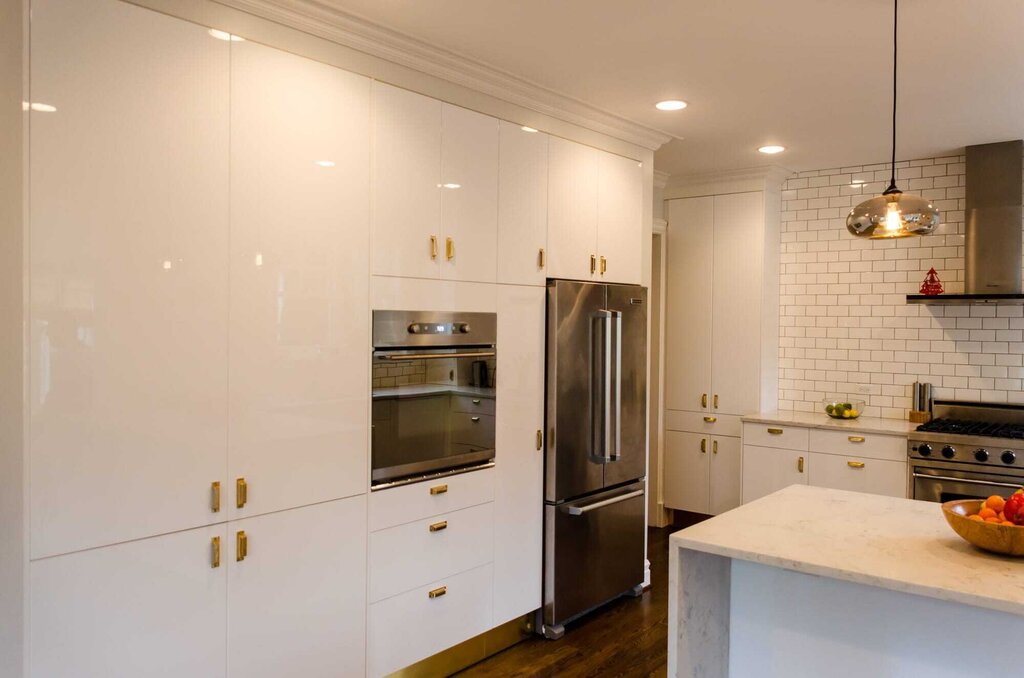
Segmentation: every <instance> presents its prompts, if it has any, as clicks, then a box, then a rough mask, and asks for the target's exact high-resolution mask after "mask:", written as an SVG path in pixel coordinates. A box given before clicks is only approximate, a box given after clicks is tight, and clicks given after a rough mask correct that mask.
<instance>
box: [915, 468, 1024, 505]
mask: <svg viewBox="0 0 1024 678" xmlns="http://www.w3.org/2000/svg"><path fill="white" fill-rule="evenodd" d="M912 461H914V464H913V466H912V475H911V479H912V482H913V490H914V494H913V496H914V499H922V500H924V501H935V502H947V501H953V500H956V499H985V498H986V497H990V496H992V495H993V494H998V495H1000V496H1002V497H1009V496H1010V495H1011V494H1013V493H1014V492H1016V491H1017V490H1018V489H1020V487H1021V483H1022V482H1024V479H1022V478H1021V476H1020V474H1013V473H1010V474H1007V473H999V472H998V471H1001V469H998V468H995V469H993V468H990V467H987V466H982V465H979V464H954V463H944V462H939V461H928V462H921V461H919V460H912Z"/></svg>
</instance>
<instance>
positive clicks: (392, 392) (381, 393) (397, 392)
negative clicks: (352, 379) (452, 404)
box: [373, 384, 494, 400]
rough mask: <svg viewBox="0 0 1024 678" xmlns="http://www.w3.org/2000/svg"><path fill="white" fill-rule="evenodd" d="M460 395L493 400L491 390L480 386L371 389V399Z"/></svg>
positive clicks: (419, 385)
mask: <svg viewBox="0 0 1024 678" xmlns="http://www.w3.org/2000/svg"><path fill="white" fill-rule="evenodd" d="M444 394H450V395H462V396H471V397H474V398H490V399H493V398H494V389H493V388H484V387H482V386H452V385H450V384H408V385H405V386H387V387H384V388H375V389H373V398H374V400H377V399H381V400H383V399H387V398H415V397H418V396H426V395H444Z"/></svg>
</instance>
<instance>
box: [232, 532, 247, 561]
mask: <svg viewBox="0 0 1024 678" xmlns="http://www.w3.org/2000/svg"><path fill="white" fill-rule="evenodd" d="M247 555H249V537H248V536H246V534H245V530H239V531H238V533H237V534H235V560H236V561H237V562H239V563H240V562H242V561H243V560H245V557H246V556H247Z"/></svg>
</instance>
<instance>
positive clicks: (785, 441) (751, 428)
mask: <svg viewBox="0 0 1024 678" xmlns="http://www.w3.org/2000/svg"><path fill="white" fill-rule="evenodd" d="M807 433H808V431H807V429H805V428H800V427H799V426H790V425H789V424H755V423H753V422H747V423H744V424H743V444H744V445H757V446H759V447H781V448H783V449H786V450H806V449H808V448H807V441H808V435H807Z"/></svg>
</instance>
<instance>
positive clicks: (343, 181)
mask: <svg viewBox="0 0 1024 678" xmlns="http://www.w3.org/2000/svg"><path fill="white" fill-rule="evenodd" d="M231 50H232V51H231V271H230V274H231V278H230V279H231V298H232V303H231V309H230V341H229V356H230V360H229V370H228V377H229V378H228V382H229V384H230V387H229V394H230V401H229V409H228V413H229V436H228V460H229V463H228V469H229V473H228V476H227V481H228V485H229V488H226V489H227V490H228V491H227V492H226V493H225V498H226V499H227V500H229V501H227V502H226V503H227V506H228V507H229V515H231V516H232V517H241V516H251V515H256V514H260V513H267V512H270V511H278V510H281V509H286V508H292V507H296V506H301V505H304V504H313V503H317V502H323V501H327V500H330V499H337V498H340V497H346V496H350V495H354V494H358V493H361V492H364V491H365V488H366V456H367V446H368V441H367V430H366V429H367V417H368V416H369V413H368V408H369V403H368V400H369V397H368V391H367V383H368V381H369V375H368V374H367V371H368V369H369V367H368V363H367V360H366V356H365V355H364V354H363V353H362V352H360V351H354V350H352V348H353V347H355V346H368V345H369V342H370V337H369V264H368V261H369V254H370V242H369V222H370V218H369V210H370V205H369V193H370V189H369V184H370V176H369V174H370V142H369V137H370V80H368V79H367V78H364V77H361V76H358V75H353V74H351V73H349V72H347V71H342V70H340V69H337V68H334V67H331V66H328V65H325V64H322V63H319V62H316V61H311V60H309V59H304V58H302V57H298V56H295V55H292V54H289V53H286V52H282V51H279V50H275V49H272V48H270V47H266V46H263V45H259V44H256V43H253V42H248V41H247V42H232V43H231ZM431 193H432V194H435V193H436V189H431ZM395 204H396V205H401V201H400V200H398V201H396V203H395ZM421 244H422V243H421ZM421 249H422V250H424V251H426V248H425V247H423V248H421ZM422 253H423V252H421V254H422ZM240 491H241V493H242V496H241V497H239V496H238V493H239V492H240Z"/></svg>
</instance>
